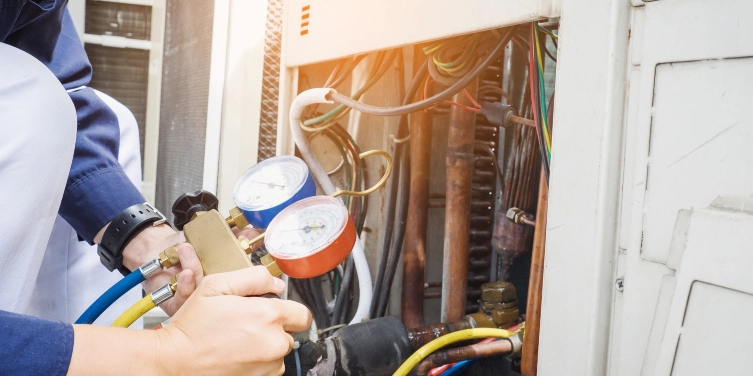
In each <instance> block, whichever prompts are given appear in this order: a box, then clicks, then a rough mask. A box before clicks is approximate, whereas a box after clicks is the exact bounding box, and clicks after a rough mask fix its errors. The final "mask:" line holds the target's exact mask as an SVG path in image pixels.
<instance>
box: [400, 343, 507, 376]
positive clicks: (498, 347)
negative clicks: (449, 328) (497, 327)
mask: <svg viewBox="0 0 753 376" xmlns="http://www.w3.org/2000/svg"><path fill="white" fill-rule="evenodd" d="M510 351H512V344H511V343H510V341H507V340H499V341H492V342H487V343H477V344H475V345H469V346H463V347H457V348H454V349H449V350H442V351H438V352H436V353H434V354H431V355H429V356H428V357H426V359H424V360H423V361H421V363H418V365H417V366H416V368H414V374H415V375H421V376H423V375H426V374H427V373H429V371H431V369H432V368H436V367H440V366H443V365H445V364H450V363H455V362H459V361H462V360H468V359H478V358H485V357H488V356H494V355H500V354H506V353H509V352H510Z"/></svg>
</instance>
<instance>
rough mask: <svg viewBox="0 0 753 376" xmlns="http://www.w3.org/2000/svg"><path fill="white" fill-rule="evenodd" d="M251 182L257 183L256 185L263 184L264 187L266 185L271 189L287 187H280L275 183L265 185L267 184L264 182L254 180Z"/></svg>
mask: <svg viewBox="0 0 753 376" xmlns="http://www.w3.org/2000/svg"><path fill="white" fill-rule="evenodd" d="M251 182H252V183H256V184H262V185H266V186H268V187H269V188H274V187H280V188H285V186H284V185H280V184H275V183H273V182H269V183H265V182H263V181H253V180H251Z"/></svg>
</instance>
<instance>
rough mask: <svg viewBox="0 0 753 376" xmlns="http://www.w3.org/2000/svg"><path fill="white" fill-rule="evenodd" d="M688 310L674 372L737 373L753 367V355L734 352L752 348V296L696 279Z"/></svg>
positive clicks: (688, 375)
mask: <svg viewBox="0 0 753 376" xmlns="http://www.w3.org/2000/svg"><path fill="white" fill-rule="evenodd" d="M686 311H687V313H686V314H685V317H684V322H683V324H682V336H681V337H680V339H679V342H678V344H677V353H676V354H675V360H674V364H673V367H672V375H682V376H695V375H697V376H706V375H736V374H740V373H741V372H745V371H746V370H751V369H753V357H750V356H745V355H744V354H741V353H739V352H738V351H735V349H738V350H740V349H751V348H753V336H751V335H750V333H751V332H753V320H751V319H750V312H753V295H750V294H745V293H742V292H738V291H735V290H730V289H726V288H722V287H718V286H714V285H710V284H706V283H702V282H694V283H693V286H692V289H691V293H690V298H689V300H688V305H687V308H686ZM720 316H723V317H722V318H720ZM709 333H713V334H709Z"/></svg>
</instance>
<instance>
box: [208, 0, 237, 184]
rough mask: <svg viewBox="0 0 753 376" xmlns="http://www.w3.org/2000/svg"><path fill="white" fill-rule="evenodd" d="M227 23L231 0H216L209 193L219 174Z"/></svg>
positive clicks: (213, 26)
mask: <svg viewBox="0 0 753 376" xmlns="http://www.w3.org/2000/svg"><path fill="white" fill-rule="evenodd" d="M229 23H230V0H215V1H214V21H213V24H212V58H211V66H210V69H209V104H208V106H207V129H206V140H205V146H204V175H203V182H202V188H203V189H204V190H207V191H209V192H212V193H217V177H218V176H219V164H220V139H221V134H220V132H221V129H222V106H223V103H222V101H223V96H224V94H225V68H226V67H225V64H226V62H227V39H228V27H229Z"/></svg>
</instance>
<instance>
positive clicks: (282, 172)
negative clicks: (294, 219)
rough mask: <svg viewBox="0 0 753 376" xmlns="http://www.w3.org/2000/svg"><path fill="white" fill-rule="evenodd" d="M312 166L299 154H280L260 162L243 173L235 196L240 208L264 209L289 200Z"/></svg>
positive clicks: (248, 209) (234, 193)
mask: <svg viewBox="0 0 753 376" xmlns="http://www.w3.org/2000/svg"><path fill="white" fill-rule="evenodd" d="M308 175H309V170H308V167H307V166H306V163H304V162H303V161H302V160H300V159H299V158H296V157H293V156H279V157H274V158H270V159H267V160H265V161H263V162H261V163H258V164H256V165H255V166H253V167H251V168H250V169H249V170H248V171H246V173H245V174H243V176H241V178H240V180H238V183H236V185H235V190H234V192H233V197H234V199H235V204H236V205H238V207H239V208H241V209H243V210H247V211H260V210H265V209H269V208H273V207H275V206H277V205H280V204H282V203H284V202H286V201H287V200H288V199H290V198H291V197H293V195H295V194H296V192H298V191H299V190H300V189H301V187H303V184H304V183H305V182H306V179H307V178H308Z"/></svg>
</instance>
